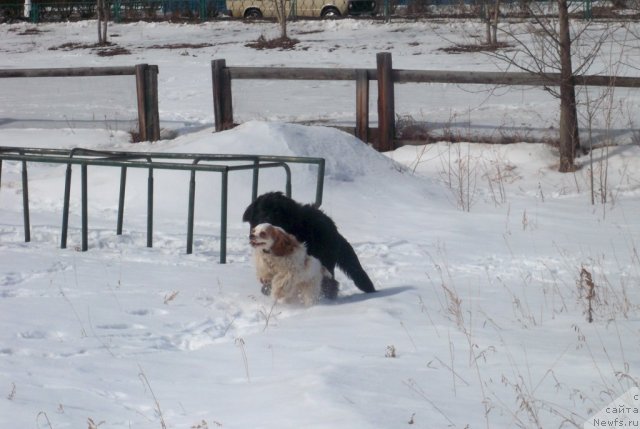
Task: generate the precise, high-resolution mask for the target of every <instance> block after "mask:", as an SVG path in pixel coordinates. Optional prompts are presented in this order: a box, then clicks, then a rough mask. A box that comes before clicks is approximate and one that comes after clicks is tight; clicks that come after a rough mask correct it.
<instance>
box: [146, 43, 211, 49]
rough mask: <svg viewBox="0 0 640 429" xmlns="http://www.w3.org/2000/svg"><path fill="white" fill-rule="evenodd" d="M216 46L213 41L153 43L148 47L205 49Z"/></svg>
mask: <svg viewBox="0 0 640 429" xmlns="http://www.w3.org/2000/svg"><path fill="white" fill-rule="evenodd" d="M212 46H214V45H213V44H211V43H170V44H168V45H153V46H149V47H148V48H146V49H203V48H210V47H212Z"/></svg>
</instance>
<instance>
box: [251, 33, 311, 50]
mask: <svg viewBox="0 0 640 429" xmlns="http://www.w3.org/2000/svg"><path fill="white" fill-rule="evenodd" d="M298 43H300V41H299V40H298V39H292V38H290V37H278V38H276V39H267V38H266V37H264V36H260V37H259V38H258V40H256V41H255V42H249V43H247V44H246V45H245V46H246V47H247V48H253V49H257V50H259V51H261V50H264V49H279V50H281V51H288V50H291V49H294V48H295V47H296V45H297V44H298Z"/></svg>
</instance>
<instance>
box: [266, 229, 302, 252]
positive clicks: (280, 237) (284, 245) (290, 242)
mask: <svg viewBox="0 0 640 429" xmlns="http://www.w3.org/2000/svg"><path fill="white" fill-rule="evenodd" d="M269 233H270V234H271V236H272V237H273V245H272V246H271V253H273V255H274V256H287V255H290V254H292V253H293V251H294V250H295V248H296V246H297V245H298V243H297V241H296V239H295V238H294V237H293V236H292V235H289V234H287V233H286V232H284V231H282V230H280V229H277V228H273V227H271V228H269Z"/></svg>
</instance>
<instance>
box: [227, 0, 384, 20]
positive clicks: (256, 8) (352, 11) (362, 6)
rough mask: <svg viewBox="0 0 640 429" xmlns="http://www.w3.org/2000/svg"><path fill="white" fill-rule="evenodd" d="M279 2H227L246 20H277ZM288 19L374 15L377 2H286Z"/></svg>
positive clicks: (231, 8)
mask: <svg viewBox="0 0 640 429" xmlns="http://www.w3.org/2000/svg"><path fill="white" fill-rule="evenodd" d="M276 1H277V0H227V7H228V8H229V11H230V12H231V16H233V17H238V18H240V17H241V18H245V19H259V18H277V12H276V5H275V2H276ZM285 8H286V10H287V16H288V17H297V16H304V17H320V18H337V17H341V16H348V15H373V14H375V13H376V11H377V4H376V1H375V0H286V5H285Z"/></svg>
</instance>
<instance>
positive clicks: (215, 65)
mask: <svg viewBox="0 0 640 429" xmlns="http://www.w3.org/2000/svg"><path fill="white" fill-rule="evenodd" d="M211 78H212V81H213V82H212V83H213V114H214V116H215V123H216V131H224V130H228V129H231V128H233V105H232V103H231V77H230V76H229V70H228V69H227V64H226V61H225V60H213V61H211Z"/></svg>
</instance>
